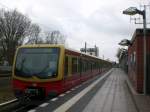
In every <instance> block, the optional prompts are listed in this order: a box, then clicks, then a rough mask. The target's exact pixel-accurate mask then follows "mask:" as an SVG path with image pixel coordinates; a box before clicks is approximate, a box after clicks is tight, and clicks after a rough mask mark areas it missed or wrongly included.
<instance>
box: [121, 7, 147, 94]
mask: <svg viewBox="0 0 150 112" xmlns="http://www.w3.org/2000/svg"><path fill="white" fill-rule="evenodd" d="M145 10H146V8H145V6H144V10H142V11H141V10H138V9H137V8H136V7H130V8H128V9H126V10H124V11H123V14H126V15H136V14H139V15H142V16H143V35H144V36H143V52H144V56H143V59H144V66H143V67H144V84H143V86H144V88H143V91H144V94H145V95H146V94H147V90H146V88H147V84H146V83H147V79H146V78H147V71H146V70H147V64H146V52H147V51H146V11H145Z"/></svg>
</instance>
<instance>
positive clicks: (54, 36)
mask: <svg viewBox="0 0 150 112" xmlns="http://www.w3.org/2000/svg"><path fill="white" fill-rule="evenodd" d="M45 37H46V42H45V43H46V44H65V36H64V35H63V34H62V33H61V32H60V31H52V32H46V33H45Z"/></svg>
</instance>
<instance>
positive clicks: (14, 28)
mask: <svg viewBox="0 0 150 112" xmlns="http://www.w3.org/2000/svg"><path fill="white" fill-rule="evenodd" d="M30 23H31V21H30V20H29V18H28V17H26V16H25V15H23V14H21V13H19V12H18V11H16V10H13V11H6V10H0V34H1V36H0V40H1V45H2V47H3V52H4V55H5V56H6V58H7V60H8V62H9V64H12V62H13V57H14V53H15V50H16V47H17V46H19V45H21V44H22V43H23V41H24V38H25V37H26V36H27V35H29V33H28V29H29V27H30Z"/></svg>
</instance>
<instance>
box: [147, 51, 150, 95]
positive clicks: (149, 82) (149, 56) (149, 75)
mask: <svg viewBox="0 0 150 112" xmlns="http://www.w3.org/2000/svg"><path fill="white" fill-rule="evenodd" d="M146 79H147V81H146V82H147V84H146V91H147V94H149V95H150V54H147V78H146Z"/></svg>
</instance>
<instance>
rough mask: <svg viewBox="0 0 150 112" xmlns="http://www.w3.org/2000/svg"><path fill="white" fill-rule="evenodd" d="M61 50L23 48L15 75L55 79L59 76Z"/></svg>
mask: <svg viewBox="0 0 150 112" xmlns="http://www.w3.org/2000/svg"><path fill="white" fill-rule="evenodd" d="M59 51H60V49H59V48H21V49H19V51H18V54H17V58H16V65H15V75H16V76H19V77H26V78H28V77H32V76H35V77H38V78H53V77H56V76H57V74H58V61H59Z"/></svg>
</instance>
